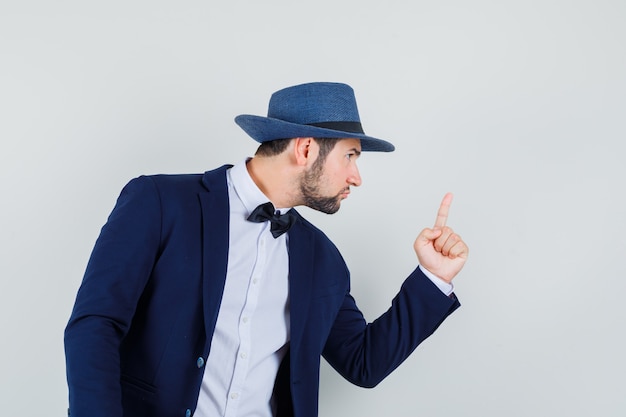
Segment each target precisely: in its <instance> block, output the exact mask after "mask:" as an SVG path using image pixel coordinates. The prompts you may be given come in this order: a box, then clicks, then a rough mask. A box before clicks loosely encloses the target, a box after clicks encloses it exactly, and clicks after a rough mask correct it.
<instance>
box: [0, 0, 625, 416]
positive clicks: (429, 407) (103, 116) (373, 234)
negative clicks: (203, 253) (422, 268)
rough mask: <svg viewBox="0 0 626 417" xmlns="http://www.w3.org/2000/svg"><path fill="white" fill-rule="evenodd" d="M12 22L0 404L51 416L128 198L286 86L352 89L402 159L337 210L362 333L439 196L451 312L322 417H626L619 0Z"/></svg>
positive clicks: (398, 276)
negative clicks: (462, 264) (461, 250)
mask: <svg viewBox="0 0 626 417" xmlns="http://www.w3.org/2000/svg"><path fill="white" fill-rule="evenodd" d="M7 3H9V2H3V4H2V5H1V6H0V139H1V148H0V199H1V202H2V204H1V205H0V207H1V208H0V210H1V211H0V214H1V216H0V249H1V250H0V256H1V257H0V326H1V332H2V333H1V334H2V336H1V340H2V342H1V347H0V349H1V351H0V353H1V355H0V414H2V415H6V416H15V415H21V416H37V417H39V416H55V415H57V416H63V415H65V413H66V406H67V388H66V384H65V365H64V353H63V342H62V338H63V329H64V326H65V324H66V322H67V319H68V317H69V314H70V311H71V308H72V304H73V301H74V297H75V294H76V290H77V289H78V286H79V284H80V281H81V278H82V273H83V271H84V268H85V266H86V263H87V259H88V257H89V253H90V251H91V248H92V245H93V243H94V241H95V239H96V237H97V235H98V232H99V229H100V227H101V226H102V224H103V223H104V221H105V220H106V217H107V215H108V213H109V212H110V210H111V209H112V207H113V204H114V202H115V199H116V198H117V195H118V194H119V191H120V189H121V188H122V186H123V185H124V184H125V183H126V182H127V181H128V180H129V179H130V178H132V177H135V176H137V175H140V174H153V173H184V172H202V171H205V170H207V169H211V168H214V167H216V166H218V165H221V164H223V163H226V162H238V161H240V160H241V159H242V158H243V157H245V156H248V155H251V154H252V153H253V152H254V149H255V148H256V145H255V143H254V142H253V141H252V140H251V139H250V138H248V137H247V136H246V135H245V133H244V132H243V131H241V130H240V129H239V128H238V127H237V126H236V125H235V124H234V122H233V118H234V117H235V116H236V115H238V114H241V113H251V114H259V115H264V114H265V112H266V108H267V102H268V99H269V96H270V94H271V93H272V92H274V91H275V90H278V89H280V88H282V87H286V86H289V85H293V84H298V83H301V82H308V81H340V82H346V83H348V84H351V85H352V86H353V87H354V89H355V91H356V95H357V100H358V102H359V107H360V112H361V118H362V121H363V125H364V127H365V131H366V132H367V133H369V134H370V135H373V136H378V137H381V138H384V139H388V140H390V141H391V142H393V143H394V144H395V145H396V147H397V151H396V152H394V153H391V154H365V155H363V157H362V158H361V159H360V163H361V173H362V176H363V180H364V184H363V186H362V187H361V188H359V189H357V190H356V191H355V192H354V193H353V194H352V195H351V196H350V198H349V199H348V200H347V201H346V202H344V204H343V205H342V210H341V211H340V212H339V213H338V214H336V215H334V216H326V215H320V214H318V213H311V212H310V211H309V210H306V209H305V210H301V212H303V213H304V214H305V215H306V216H308V217H309V218H310V219H311V220H312V221H313V222H314V223H316V224H317V225H318V226H320V227H321V228H322V229H323V230H325V231H326V232H327V233H328V235H329V236H330V237H331V238H332V239H333V240H334V241H335V243H336V244H337V246H338V247H339V248H340V250H341V251H342V253H343V254H344V257H345V258H346V260H347V262H348V265H349V266H350V268H351V271H352V275H353V292H354V295H355V297H356V298H357V300H358V301H359V305H360V307H361V308H362V310H363V312H364V314H365V315H366V317H367V318H368V320H373V319H375V318H376V317H377V316H378V315H379V314H380V313H382V312H383V311H385V310H386V309H387V307H388V306H389V302H390V300H391V298H392V297H393V295H394V294H395V292H396V291H397V290H398V288H399V286H400V284H401V282H402V280H403V279H404V277H405V276H406V275H407V274H408V273H409V272H410V271H411V270H412V269H413V268H414V266H415V262H416V261H415V257H414V253H413V250H412V243H413V239H414V238H415V236H416V235H417V233H418V232H419V230H421V229H422V228H423V227H426V226H431V225H432V223H433V221H434V217H435V213H436V210H437V207H438V205H439V202H440V199H441V197H442V196H443V195H444V193H445V192H447V191H452V192H454V193H455V201H454V203H453V206H452V210H451V215H450V225H451V226H452V227H454V228H455V229H456V230H457V231H458V232H459V233H460V234H461V235H462V236H463V237H464V239H465V240H466V241H467V243H468V244H469V245H470V247H471V254H470V260H469V261H468V263H467V265H466V268H465V269H464V271H463V272H462V274H461V275H460V276H459V277H458V278H457V279H456V280H455V283H456V293H457V295H458V296H459V298H460V299H461V302H462V304H463V306H462V308H461V309H460V310H458V311H457V312H455V313H454V314H453V315H452V316H451V317H450V318H449V319H448V320H447V321H446V322H445V323H444V324H443V326H442V327H441V328H440V329H439V331H438V332H437V333H436V334H435V335H434V336H433V337H432V338H430V339H429V340H427V341H426V342H425V343H424V344H423V345H421V346H420V347H419V348H418V350H417V351H416V352H415V353H414V355H413V356H411V358H410V359H408V360H407V361H406V362H405V363H404V364H403V365H402V366H401V367H400V368H399V369H398V370H397V371H396V372H395V373H394V374H392V375H391V376H390V377H389V378H387V379H386V380H385V381H384V382H383V383H381V384H380V385H379V386H378V387H376V388H375V389H373V390H365V389H361V388H357V387H353V386H351V385H350V384H348V383H347V382H345V381H343V380H342V379H341V378H340V377H339V376H337V375H336V374H335V373H334V371H332V370H331V369H330V368H329V367H328V366H327V365H325V366H324V368H323V369H322V376H321V379H322V381H321V383H322V388H321V392H320V415H321V416H323V417H331V416H361V417H369V416H429V417H438V416H481V417H485V416H487V417H490V416H494V417H495V416H498V417H499V416H507V417H517V416H533V417H537V416H550V417H552V416H592V415H594V416H623V415H625V414H626V395H625V394H626V392H625V391H626V390H625V385H624V374H625V373H626V360H625V359H624V351H625V350H626V342H625V340H624V321H625V318H626V313H625V311H624V307H623V305H622V304H623V302H622V297H623V294H624V292H625V291H624V290H625V289H626V288H625V287H626V283H625V278H626V266H625V265H624V258H625V256H624V252H625V251H626V238H625V236H626V220H625V216H624V214H625V213H624V189H625V186H624V180H625V179H626V175H625V174H626V169H625V167H624V162H623V161H624V157H623V155H624V151H623V142H624V140H625V139H626V117H625V116H626V47H625V45H626V24H625V22H626V2H624V1H623V0H615V1H610V0H594V1H576V0H570V1H549V0H548V1H545V0H544V1H528V0H526V1H496V0H492V1H488V0H483V1H473V2H468V1H460V0H450V1H428V2H427V1H418V0H412V1H392V0H386V1H364V0H350V1H342V0H332V1H329V0H316V1H314V2H306V3H305V2H297V1H286V0H285V1H277V0H273V1H236V0H233V1H228V2H227V1H224V2H220V3H218V2H216V1H196V0H179V1H138V0H125V1H118V0H114V1H107V2H89V1H43V0H35V1H19V2H17V1H14V2H10V3H13V4H12V5H9V4H7Z"/></svg>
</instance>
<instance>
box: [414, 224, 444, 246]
mask: <svg viewBox="0 0 626 417" xmlns="http://www.w3.org/2000/svg"><path fill="white" fill-rule="evenodd" d="M441 233H442V230H441V228H439V227H435V228H433V229H429V228H426V229H424V230H422V232H421V233H420V234H419V236H418V237H417V241H418V242H422V243H428V242H432V241H433V240H435V239H437V238H438V237H439V236H441Z"/></svg>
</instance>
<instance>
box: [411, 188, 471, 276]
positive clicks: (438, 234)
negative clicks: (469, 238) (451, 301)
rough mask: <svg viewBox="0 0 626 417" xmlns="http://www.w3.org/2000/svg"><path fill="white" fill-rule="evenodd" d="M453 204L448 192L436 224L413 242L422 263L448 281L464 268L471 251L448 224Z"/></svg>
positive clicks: (438, 212)
mask: <svg viewBox="0 0 626 417" xmlns="http://www.w3.org/2000/svg"><path fill="white" fill-rule="evenodd" d="M451 204H452V194H451V193H447V194H446V195H445V196H444V197H443V200H442V201H441V206H439V210H438V211H437V218H436V219H435V226H434V227H433V228H432V229H429V228H426V229H424V230H422V232H421V233H420V234H419V235H418V236H417V239H415V243H414V244H413V248H414V249H415V253H416V254H417V259H418V260H419V263H420V265H421V266H422V267H424V268H426V269H427V270H428V271H430V272H431V273H433V274H435V275H436V276H438V277H439V278H441V279H443V280H444V281H446V282H451V281H452V278H454V277H455V276H456V274H458V273H459V271H460V270H461V269H462V268H463V265H464V264H465V261H466V260H467V255H468V253H469V249H468V247H467V245H466V244H465V242H463V240H462V239H461V237H460V236H459V235H457V234H456V233H454V231H453V230H452V229H451V228H450V227H448V226H446V223H447V221H448V212H449V211H450V205H451Z"/></svg>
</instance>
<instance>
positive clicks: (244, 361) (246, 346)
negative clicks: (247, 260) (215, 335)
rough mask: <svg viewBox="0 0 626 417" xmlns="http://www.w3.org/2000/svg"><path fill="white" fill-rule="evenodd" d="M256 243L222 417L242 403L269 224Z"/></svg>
mask: <svg viewBox="0 0 626 417" xmlns="http://www.w3.org/2000/svg"><path fill="white" fill-rule="evenodd" d="M265 229H267V230H264V231H263V232H262V233H261V235H260V236H259V239H258V241H257V248H256V249H257V251H256V252H257V256H256V260H255V263H254V268H253V270H252V274H251V276H250V281H249V282H248V288H247V291H246V301H245V303H244V305H243V308H242V310H241V315H240V317H239V322H238V335H239V348H238V350H237V356H236V359H235V368H234V371H233V379H232V383H231V385H230V390H229V392H228V398H227V401H226V409H225V413H224V417H235V416H236V415H237V408H238V406H239V404H240V402H241V401H242V398H241V397H242V393H243V392H245V384H246V378H247V374H248V365H249V358H250V354H251V349H252V326H253V325H254V316H255V311H256V308H257V304H258V300H259V290H260V283H261V281H262V278H263V274H264V271H265V267H266V258H267V239H268V237H270V235H269V224H268V225H267V226H266V228H265Z"/></svg>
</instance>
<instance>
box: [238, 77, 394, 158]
mask: <svg viewBox="0 0 626 417" xmlns="http://www.w3.org/2000/svg"><path fill="white" fill-rule="evenodd" d="M235 123H237V124H238V125H239V126H240V127H241V128H242V129H243V130H244V131H245V132H246V133H247V134H248V135H250V136H251V137H252V139H254V140H256V141H257V142H260V143H263V142H268V141H271V140H275V139H291V138H303V137H313V138H355V139H360V140H361V150H363V151H378V152H391V151H393V150H394V149H395V147H394V146H393V145H392V144H391V143H389V142H387V141H385V140H382V139H377V138H373V137H371V136H367V135H366V134H365V132H363V127H362V126H361V120H360V119H359V112H358V110H357V106H356V99H355V97H354V90H352V87H350V86H349V85H347V84H341V83H326V82H316V83H307V84H300V85H296V86H293V87H287V88H284V89H282V90H279V91H277V92H275V93H274V94H272V97H271V98H270V104H269V107H268V110H267V117H262V116H254V115H251V114H242V115H239V116H237V117H235Z"/></svg>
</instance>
